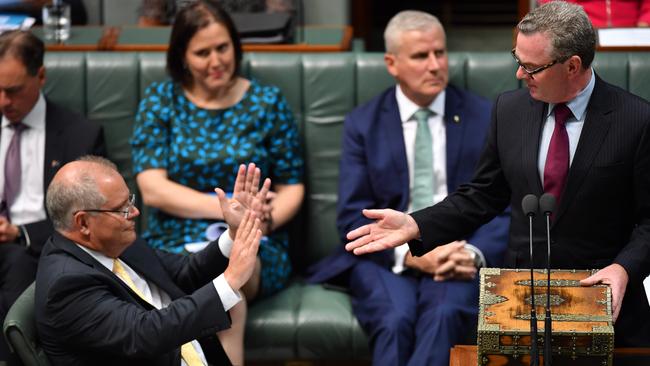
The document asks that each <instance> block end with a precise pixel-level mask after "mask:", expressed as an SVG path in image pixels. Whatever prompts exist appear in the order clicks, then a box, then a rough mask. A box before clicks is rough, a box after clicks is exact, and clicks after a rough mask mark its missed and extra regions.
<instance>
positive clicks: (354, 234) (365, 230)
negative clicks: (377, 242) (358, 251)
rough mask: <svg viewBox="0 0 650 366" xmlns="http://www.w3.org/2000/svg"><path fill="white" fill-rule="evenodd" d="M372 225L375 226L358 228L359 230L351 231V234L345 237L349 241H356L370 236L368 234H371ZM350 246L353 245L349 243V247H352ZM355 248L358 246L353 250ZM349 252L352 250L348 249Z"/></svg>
mask: <svg viewBox="0 0 650 366" xmlns="http://www.w3.org/2000/svg"><path fill="white" fill-rule="evenodd" d="M371 225H374V224H368V225H363V226H361V227H358V228H356V229H354V230H352V231H350V232H349V233H347V235H346V236H345V237H346V238H348V240H355V239H357V238H359V237H361V236H363V235H368V234H370V227H371ZM350 244H352V243H348V245H350ZM346 248H347V245H346ZM354 248H356V246H352V249H354ZM348 250H350V249H348Z"/></svg>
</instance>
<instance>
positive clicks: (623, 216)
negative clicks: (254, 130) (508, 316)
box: [347, 1, 650, 347]
mask: <svg viewBox="0 0 650 366" xmlns="http://www.w3.org/2000/svg"><path fill="white" fill-rule="evenodd" d="M517 28H518V31H519V33H518V35H517V40H516V45H515V48H514V49H513V50H512V55H513V57H514V59H515V61H516V62H517V64H518V65H519V66H518V68H517V71H516V76H517V78H518V79H520V80H523V81H525V82H526V84H527V86H528V89H527V90H526V89H519V90H515V91H510V92H506V93H503V94H501V95H500V96H499V97H498V98H497V101H496V103H495V107H494V113H493V114H492V123H491V127H490V132H489V134H488V140H487V145H486V149H485V151H484V153H483V154H482V155H481V159H480V161H479V165H478V168H477V171H476V174H475V176H474V178H473V179H472V182H471V183H469V184H467V185H464V186H462V187H460V188H459V189H458V190H456V192H454V193H453V194H450V195H449V196H448V197H447V198H446V199H445V200H444V201H442V202H440V203H438V204H436V205H433V206H431V207H428V208H425V209H423V210H420V211H416V212H413V213H412V214H410V215H405V214H403V213H401V212H397V211H394V210H368V211H365V212H364V215H365V216H367V217H368V218H369V219H372V220H375V221H374V222H372V223H371V224H369V225H365V226H363V227H360V228H358V229H356V230H354V231H353V232H351V233H349V234H348V238H349V239H350V240H353V241H352V242H350V243H348V245H347V249H348V250H353V251H354V252H355V253H356V254H359V255H361V254H366V253H371V252H373V251H377V250H385V249H387V248H390V247H394V246H398V245H400V244H401V243H403V242H405V241H409V245H410V249H411V251H412V253H413V254H414V255H423V254H424V253H426V252H427V251H430V250H435V249H434V248H435V247H436V246H438V245H440V244H444V243H446V242H448V241H449V240H453V239H454V238H457V237H460V236H462V235H465V233H467V232H469V231H471V230H472V229H474V228H476V227H478V226H479V225H481V224H482V223H483V222H485V221H487V220H490V219H491V218H492V217H494V216H495V215H496V214H498V213H499V212H501V211H502V210H503V208H504V207H506V206H508V205H509V204H510V206H511V207H512V221H511V230H510V240H509V245H508V250H507V251H506V256H505V263H504V264H505V266H508V267H510V268H530V266H534V267H535V268H543V267H545V264H546V250H545V248H546V226H545V222H544V221H545V220H535V223H534V228H533V241H534V247H535V248H544V249H542V250H535V254H534V257H533V260H532V263H531V260H530V256H529V242H528V238H529V236H528V235H529V226H528V225H529V224H528V218H527V217H526V215H525V213H524V212H523V209H522V208H521V205H520V203H521V201H522V198H523V197H524V196H526V195H527V194H534V195H537V196H540V195H542V194H543V193H549V194H553V195H555V196H556V198H557V200H558V205H557V208H556V210H555V212H554V214H553V216H552V224H551V228H550V229H551V230H550V235H551V238H550V239H551V264H552V266H553V267H554V268H575V269H593V268H599V269H600V270H599V271H598V272H597V273H595V274H594V275H592V276H590V277H588V278H585V279H584V280H582V282H581V284H582V285H583V286H591V285H594V284H606V285H609V286H610V288H611V292H612V304H611V305H612V316H613V320H614V321H615V322H616V323H615V337H616V338H615V344H616V346H618V347H625V346H627V347H630V346H634V347H641V346H642V347H648V346H649V345H650V323H649V322H643V321H642V322H640V321H639V319H644V318H645V317H647V316H648V314H650V307H649V306H648V301H647V299H646V297H645V294H644V291H643V286H642V281H643V279H644V278H645V277H646V276H647V275H648V274H650V104H649V103H648V102H647V101H645V100H643V99H642V98H639V97H637V96H635V95H632V94H630V93H628V92H626V91H625V90H622V89H620V88H618V87H615V86H613V85H611V84H608V83H606V82H605V81H603V80H602V79H600V78H599V77H598V75H597V74H596V73H595V72H594V70H593V68H592V66H591V64H592V61H593V59H594V55H595V48H596V33H595V31H594V29H593V27H592V25H591V23H590V22H589V18H588V17H587V15H586V14H585V12H584V10H583V9H582V7H580V6H579V5H575V4H570V3H567V2H564V1H553V2H550V3H547V4H544V5H543V6H541V7H538V8H535V9H534V10H533V11H531V12H530V13H529V14H528V15H526V17H524V19H522V21H521V22H520V23H519V25H518V26H517Z"/></svg>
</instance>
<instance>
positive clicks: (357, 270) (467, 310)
mask: <svg viewBox="0 0 650 366" xmlns="http://www.w3.org/2000/svg"><path fill="white" fill-rule="evenodd" d="M350 291H351V295H352V307H353V310H354V313H355V315H356V316H357V319H358V320H359V323H360V324H361V327H362V328H363V329H364V331H365V332H366V334H368V336H369V338H370V345H371V349H372V354H373V361H372V363H373V365H391V366H396V365H409V366H415V365H427V366H430V365H433V366H447V365H449V349H450V348H451V347H452V346H454V345H455V344H462V343H468V342H475V341H476V339H475V334H476V327H477V322H478V293H479V289H478V279H475V280H474V281H445V282H435V281H433V279H432V278H431V277H429V276H423V277H419V278H417V277H413V276H408V275H405V276H399V275H396V274H394V273H393V272H391V271H390V270H387V269H385V268H383V267H381V266H379V265H378V264H376V263H374V262H371V261H368V260H364V261H360V262H359V263H357V264H356V265H355V267H354V268H353V269H352V271H351V273H350ZM472 335H474V339H472Z"/></svg>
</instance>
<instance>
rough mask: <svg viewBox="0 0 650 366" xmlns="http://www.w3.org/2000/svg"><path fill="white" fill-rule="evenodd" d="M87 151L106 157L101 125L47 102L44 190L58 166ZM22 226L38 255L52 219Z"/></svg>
mask: <svg viewBox="0 0 650 366" xmlns="http://www.w3.org/2000/svg"><path fill="white" fill-rule="evenodd" d="M88 154H92V155H100V156H106V147H105V145H104V132H103V130H102V127H101V126H100V125H99V124H97V123H94V122H90V121H87V120H86V119H85V118H84V117H82V116H80V115H78V114H76V113H74V112H72V111H70V110H68V109H66V108H63V107H60V106H58V105H56V104H55V103H52V102H49V101H46V107H45V161H44V164H43V192H46V191H47V187H48V186H49V185H50V182H51V181H52V178H53V177H54V174H56V172H57V171H58V170H59V168H60V167H62V166H63V165H65V164H66V163H68V162H70V161H73V160H75V159H76V158H79V157H81V156H83V155H88ZM44 196H45V195H44ZM24 229H25V230H26V231H27V234H28V235H29V241H30V247H29V251H30V252H31V253H32V254H34V255H36V256H38V255H39V253H40V252H41V249H42V248H43V245H44V244H45V241H46V240H47V238H48V237H49V236H50V235H52V233H53V232H54V228H53V227H52V222H51V221H50V220H49V219H45V220H42V221H37V222H33V223H30V224H27V225H24Z"/></svg>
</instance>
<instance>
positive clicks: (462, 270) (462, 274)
mask: <svg viewBox="0 0 650 366" xmlns="http://www.w3.org/2000/svg"><path fill="white" fill-rule="evenodd" d="M454 272H455V274H456V277H457V278H465V279H472V278H474V276H476V272H477V271H476V267H474V266H473V265H472V266H456V268H455V269H454Z"/></svg>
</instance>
